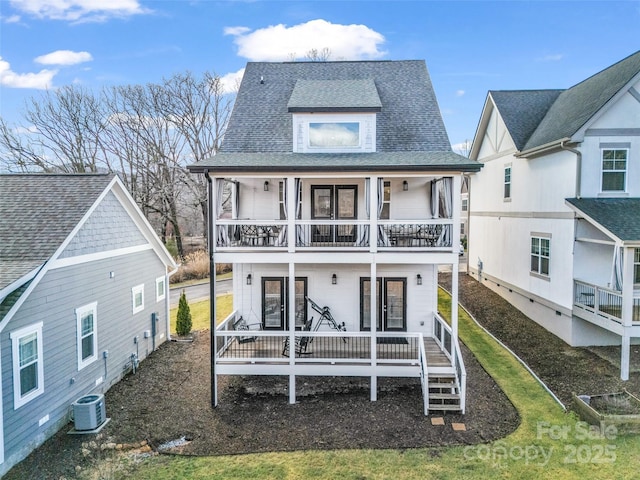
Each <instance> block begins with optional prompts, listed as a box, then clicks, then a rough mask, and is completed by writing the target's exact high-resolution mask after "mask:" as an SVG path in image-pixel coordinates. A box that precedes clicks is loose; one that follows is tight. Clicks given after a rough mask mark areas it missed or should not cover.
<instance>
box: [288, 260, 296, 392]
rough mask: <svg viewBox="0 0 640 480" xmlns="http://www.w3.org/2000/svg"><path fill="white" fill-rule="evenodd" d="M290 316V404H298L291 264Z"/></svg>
mask: <svg viewBox="0 0 640 480" xmlns="http://www.w3.org/2000/svg"><path fill="white" fill-rule="evenodd" d="M287 294H288V296H289V305H288V308H289V314H288V315H287V317H288V318H287V322H288V323H289V367H290V369H291V373H290V374H289V403H296V375H295V366H296V343H295V340H296V337H295V334H296V265H295V263H293V262H289V291H288V292H287Z"/></svg>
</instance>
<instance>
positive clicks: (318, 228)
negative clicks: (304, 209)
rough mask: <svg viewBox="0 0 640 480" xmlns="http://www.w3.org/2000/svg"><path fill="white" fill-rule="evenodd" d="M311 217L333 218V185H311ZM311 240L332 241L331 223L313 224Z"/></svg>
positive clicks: (319, 218)
mask: <svg viewBox="0 0 640 480" xmlns="http://www.w3.org/2000/svg"><path fill="white" fill-rule="evenodd" d="M311 218H312V219H314V220H333V186H332V185H327V186H325V185H311ZM311 241H313V242H333V227H332V226H331V225H314V226H313V227H312V239H311Z"/></svg>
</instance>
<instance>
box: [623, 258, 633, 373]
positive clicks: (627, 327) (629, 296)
mask: <svg viewBox="0 0 640 480" xmlns="http://www.w3.org/2000/svg"><path fill="white" fill-rule="evenodd" d="M633 254H634V249H633V248H630V247H626V248H625V249H624V255H623V257H622V258H623V267H622V338H621V340H620V378H621V379H622V380H629V362H630V352H631V325H632V323H633Z"/></svg>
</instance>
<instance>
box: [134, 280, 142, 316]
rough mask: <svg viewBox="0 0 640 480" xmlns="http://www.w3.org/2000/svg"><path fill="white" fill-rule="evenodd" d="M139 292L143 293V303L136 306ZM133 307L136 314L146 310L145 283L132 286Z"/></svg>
mask: <svg viewBox="0 0 640 480" xmlns="http://www.w3.org/2000/svg"><path fill="white" fill-rule="evenodd" d="M137 293H142V304H141V305H140V306H139V307H136V294H137ZM131 307H132V310H133V314H134V315H135V314H136V313H138V312H141V311H143V310H144V283H141V284H140V285H136V286H135V287H132V288H131Z"/></svg>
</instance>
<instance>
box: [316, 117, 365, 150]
mask: <svg viewBox="0 0 640 480" xmlns="http://www.w3.org/2000/svg"><path fill="white" fill-rule="evenodd" d="M359 146H360V122H309V148H349V147H351V148H353V147H359Z"/></svg>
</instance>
